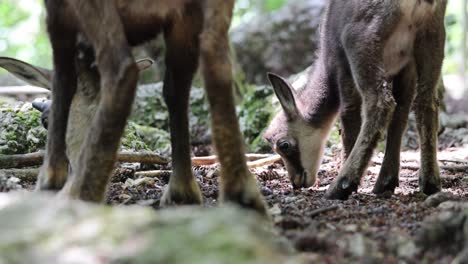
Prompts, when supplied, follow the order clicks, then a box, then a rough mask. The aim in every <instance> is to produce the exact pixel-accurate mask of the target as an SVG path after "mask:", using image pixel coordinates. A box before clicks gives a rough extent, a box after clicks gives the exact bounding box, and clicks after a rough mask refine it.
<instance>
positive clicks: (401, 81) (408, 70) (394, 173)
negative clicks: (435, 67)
mask: <svg viewBox="0 0 468 264" xmlns="http://www.w3.org/2000/svg"><path fill="white" fill-rule="evenodd" d="M416 78H417V73H416V67H415V64H414V63H411V64H410V65H408V66H407V67H405V69H403V71H402V72H401V73H400V74H399V75H398V76H397V77H396V78H395V79H394V81H393V96H394V97H395V100H396V103H397V106H396V107H395V112H394V113H393V118H392V121H391V122H390V126H389V127H388V132H387V144H386V146H385V156H384V159H383V163H382V168H381V169H380V173H379V177H378V178H377V182H376V183H375V186H374V190H373V192H374V193H377V194H379V193H384V192H386V191H390V192H392V193H393V192H394V191H395V188H396V187H397V186H398V175H399V172H400V148H401V139H402V137H403V133H404V132H405V129H406V124H407V122H408V114H409V112H410V109H411V104H412V102H413V98H414V92H415V90H416Z"/></svg>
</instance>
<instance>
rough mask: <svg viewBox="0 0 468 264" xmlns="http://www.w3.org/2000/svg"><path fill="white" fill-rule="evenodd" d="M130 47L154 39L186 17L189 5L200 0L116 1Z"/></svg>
mask: <svg viewBox="0 0 468 264" xmlns="http://www.w3.org/2000/svg"><path fill="white" fill-rule="evenodd" d="M114 1H115V3H116V6H117V10H118V12H119V15H120V18H121V20H122V23H123V25H124V28H125V33H126V35H127V38H128V41H129V43H130V45H132V46H135V45H139V44H141V43H144V42H146V41H149V40H151V39H154V38H155V37H156V36H157V35H158V34H159V33H160V32H161V31H162V30H163V28H164V26H167V25H170V24H171V22H172V21H173V20H174V19H175V18H178V17H179V18H180V17H181V16H183V15H184V10H185V8H186V7H187V6H188V5H194V4H200V3H199V2H200V1H199V0H114Z"/></svg>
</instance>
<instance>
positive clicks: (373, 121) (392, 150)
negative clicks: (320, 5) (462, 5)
mask: <svg viewBox="0 0 468 264" xmlns="http://www.w3.org/2000/svg"><path fill="white" fill-rule="evenodd" d="M446 5H447V1H446V0H395V1H394V0H383V1H373V0H350V1H343V0H331V1H329V3H328V6H327V9H326V13H325V16H324V20H323V24H322V27H321V36H320V49H319V51H318V58H317V61H316V62H315V64H314V67H313V70H312V71H311V72H310V74H309V76H308V83H307V85H306V86H305V87H304V88H303V89H301V90H298V91H295V90H294V89H292V87H291V86H290V85H289V84H288V82H287V81H286V80H284V79H283V78H281V77H279V76H277V75H274V74H269V75H268V77H269V79H270V82H271V84H272V85H273V88H274V91H275V94H276V96H277V97H278V99H279V102H280V104H281V106H282V110H283V111H282V112H280V113H279V114H278V115H277V116H276V117H275V118H274V119H273V120H272V123H271V124H270V126H269V128H268V129H267V131H266V132H265V134H264V138H265V139H266V140H267V141H268V142H270V143H271V145H272V147H273V148H274V150H275V151H276V152H278V153H279V154H280V155H281V156H282V157H283V160H284V162H285V164H286V168H287V170H288V174H289V177H290V179H291V182H292V184H293V187H294V188H300V187H309V186H312V185H313V184H314V182H315V179H316V175H317V171H318V167H319V165H320V162H321V158H322V155H323V149H324V144H325V141H326V139H327V136H328V133H329V131H330V129H331V127H332V124H333V123H334V120H335V118H336V117H337V116H338V115H339V116H340V119H341V126H342V129H341V137H342V142H343V152H342V168H341V171H340V172H339V175H338V177H337V178H336V179H335V180H334V182H333V183H332V184H331V185H330V187H329V189H328V190H327V193H326V197H327V198H329V199H347V198H348V196H349V195H350V194H351V193H352V192H354V191H357V188H358V185H359V183H360V179H361V177H362V175H363V174H364V172H365V170H366V168H367V166H368V163H369V160H370V158H371V156H372V153H373V150H374V149H375V147H376V145H377V142H378V140H379V139H380V137H381V135H382V134H383V133H384V132H385V130H386V131H387V140H386V149H385V157H384V160H383V164H382V168H381V170H380V173H379V176H378V180H377V183H376V184H375V186H374V189H373V192H374V193H376V194H380V193H384V192H387V191H390V192H394V190H395V188H396V187H397V186H398V174H399V164H400V146H401V139H402V135H403V132H404V130H405V128H406V124H407V120H408V113H409V111H410V109H411V107H413V109H414V111H415V113H416V121H417V127H418V132H419V138H420V151H421V168H420V170H419V187H420V190H421V191H422V192H423V193H425V194H432V193H435V192H438V191H440V189H441V183H440V177H439V168H438V164H437V128H438V98H437V92H436V84H437V82H438V80H439V78H440V73H441V67H442V61H443V57H444V43H445V29H444V14H445V9H446ZM413 100H414V103H413Z"/></svg>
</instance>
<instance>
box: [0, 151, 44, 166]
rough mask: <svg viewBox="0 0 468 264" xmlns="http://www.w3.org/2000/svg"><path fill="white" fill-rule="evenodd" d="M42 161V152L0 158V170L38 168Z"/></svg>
mask: <svg viewBox="0 0 468 264" xmlns="http://www.w3.org/2000/svg"><path fill="white" fill-rule="evenodd" d="M43 159H44V152H35V153H28V154H16V155H5V156H0V169H9V168H24V167H32V166H38V165H41V164H42V160H43Z"/></svg>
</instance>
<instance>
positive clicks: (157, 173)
mask: <svg viewBox="0 0 468 264" xmlns="http://www.w3.org/2000/svg"><path fill="white" fill-rule="evenodd" d="M171 173H172V171H170V170H151V171H138V172H135V177H139V178H140V177H150V178H160V177H169V176H171Z"/></svg>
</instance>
